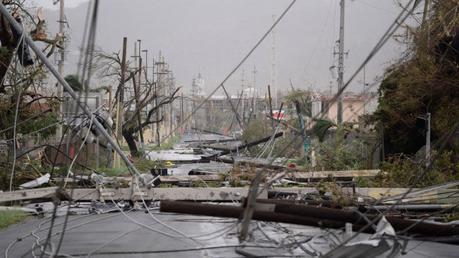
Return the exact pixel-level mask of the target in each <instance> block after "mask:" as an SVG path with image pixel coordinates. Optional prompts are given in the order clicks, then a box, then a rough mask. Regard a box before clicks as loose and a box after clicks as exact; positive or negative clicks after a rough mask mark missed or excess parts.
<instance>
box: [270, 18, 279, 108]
mask: <svg viewBox="0 0 459 258" xmlns="http://www.w3.org/2000/svg"><path fill="white" fill-rule="evenodd" d="M275 21H276V16H275V15H273V22H275ZM271 36H272V40H273V41H272V44H273V45H272V60H271V61H272V63H271V89H272V90H273V93H274V94H273V96H274V98H273V105H274V107H275V108H277V101H278V96H277V85H276V84H277V64H276V62H277V55H276V31H275V29H273V30H272V31H271Z"/></svg>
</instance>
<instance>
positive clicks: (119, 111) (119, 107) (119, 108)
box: [113, 37, 127, 168]
mask: <svg viewBox="0 0 459 258" xmlns="http://www.w3.org/2000/svg"><path fill="white" fill-rule="evenodd" d="M126 52H127V38H126V37H124V38H123V50H122V56H121V78H120V89H119V90H120V91H119V92H118V99H117V103H116V121H115V135H116V139H117V140H118V142H120V141H121V139H122V137H123V135H122V133H121V127H122V126H123V113H124V112H123V102H124V81H125V79H126V78H125V75H126ZM120 161H121V160H120V156H119V155H115V157H114V162H113V163H114V164H113V165H114V166H115V167H116V168H119V167H120V166H121V162H120Z"/></svg>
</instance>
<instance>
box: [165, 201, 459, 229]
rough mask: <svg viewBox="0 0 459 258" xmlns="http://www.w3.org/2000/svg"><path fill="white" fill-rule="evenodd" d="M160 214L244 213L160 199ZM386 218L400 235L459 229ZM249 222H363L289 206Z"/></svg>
mask: <svg viewBox="0 0 459 258" xmlns="http://www.w3.org/2000/svg"><path fill="white" fill-rule="evenodd" d="M160 211H162V212H176V213H186V214H194V215H205V216H217V217H230V218H241V217H242V214H243V213H244V208H243V207H240V206H239V207H236V206H229V205H215V204H202V203H191V202H183V201H167V200H164V201H161V203H160ZM375 217H376V216H373V217H371V216H368V218H369V219H372V218H375ZM386 218H387V220H388V221H389V222H390V223H391V225H392V226H393V227H394V229H395V230H396V231H403V233H410V234H419V235H426V236H456V235H459V228H456V227H452V226H449V225H438V224H433V223H427V222H422V221H414V220H406V219H400V218H394V217H386ZM253 219H254V220H264V221H273V222H282V223H290V224H298V225H307V226H314V227H325V228H335V229H340V228H344V227H345V224H346V223H352V224H353V230H360V229H363V228H364V227H365V225H366V223H367V221H366V220H365V219H363V218H362V217H361V215H360V214H358V213H356V212H353V211H344V210H336V209H330V208H323V207H312V206H307V205H292V204H285V205H282V204H263V205H260V206H259V207H258V208H255V211H254V212H253ZM364 232H367V233H373V232H374V230H373V229H372V228H371V227H368V228H367V229H366V230H365V231H364Z"/></svg>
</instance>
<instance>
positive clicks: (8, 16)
mask: <svg viewBox="0 0 459 258" xmlns="http://www.w3.org/2000/svg"><path fill="white" fill-rule="evenodd" d="M0 12H1V13H2V15H3V17H5V18H6V19H7V20H8V21H9V22H10V24H11V25H12V26H13V27H14V29H15V30H17V31H18V33H19V34H20V35H22V34H23V33H24V31H23V29H22V26H21V25H19V24H18V23H17V22H16V20H15V19H14V18H13V16H11V14H10V13H9V11H8V9H7V8H6V7H5V5H3V3H1V4H0ZM24 40H25V42H26V43H27V45H29V47H30V48H31V49H32V50H33V51H34V52H35V54H36V55H37V57H38V58H39V59H40V60H41V61H42V62H43V64H44V65H45V66H46V67H48V69H49V71H50V72H51V73H52V74H53V75H54V77H55V78H56V79H57V81H58V82H59V83H60V84H61V85H62V86H63V88H64V89H65V90H66V91H67V92H68V94H69V95H70V96H71V97H72V98H73V99H74V100H75V101H76V103H77V104H78V105H79V106H80V108H81V109H82V110H83V112H84V113H85V114H86V115H87V116H88V117H91V116H92V112H91V111H90V110H89V108H88V106H87V105H86V104H85V103H81V102H80V101H78V96H77V94H76V93H75V92H74V91H73V89H72V87H70V85H69V84H68V83H67V82H66V81H65V80H64V78H63V77H62V76H61V75H60V74H59V72H58V70H57V69H56V68H55V67H54V66H53V65H52V64H51V62H50V61H49V60H48V59H47V58H46V56H45V55H44V54H43V52H42V51H41V49H40V48H39V47H38V46H37V45H36V44H35V42H34V41H33V40H32V39H31V38H30V36H29V35H28V34H26V33H24ZM93 123H94V126H95V127H96V128H97V130H98V131H99V132H100V133H101V134H102V135H103V136H104V137H105V138H106V139H107V141H108V143H109V144H110V145H112V146H113V147H114V149H115V151H116V152H117V153H118V154H119V155H120V156H121V158H122V159H123V160H124V162H126V165H127V167H128V168H129V170H130V172H131V173H133V174H135V175H140V173H139V171H138V170H137V169H136V168H135V167H134V165H132V163H131V161H129V158H128V157H127V156H126V154H124V152H123V151H122V150H121V148H120V147H119V146H118V144H116V142H115V141H114V140H113V138H112V137H111V136H110V135H109V134H108V132H107V130H105V128H104V127H103V125H102V124H101V123H100V122H99V121H98V120H97V119H94V122H93Z"/></svg>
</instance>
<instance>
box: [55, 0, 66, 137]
mask: <svg viewBox="0 0 459 258" xmlns="http://www.w3.org/2000/svg"><path fill="white" fill-rule="evenodd" d="M64 7H65V6H64V0H60V1H59V36H60V38H59V43H60V45H61V47H62V48H61V49H59V54H60V58H59V62H58V64H57V70H58V72H59V74H60V75H61V76H62V77H64V59H65V35H64V33H65V31H64V29H65V13H64ZM57 97H58V98H59V99H60V100H61V101H63V97H64V90H63V86H62V85H61V84H59V83H57ZM59 113H60V115H61V118H64V103H63V102H61V103H60V105H59ZM56 136H57V139H58V140H59V139H60V138H61V137H62V125H58V127H57V132H56Z"/></svg>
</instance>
